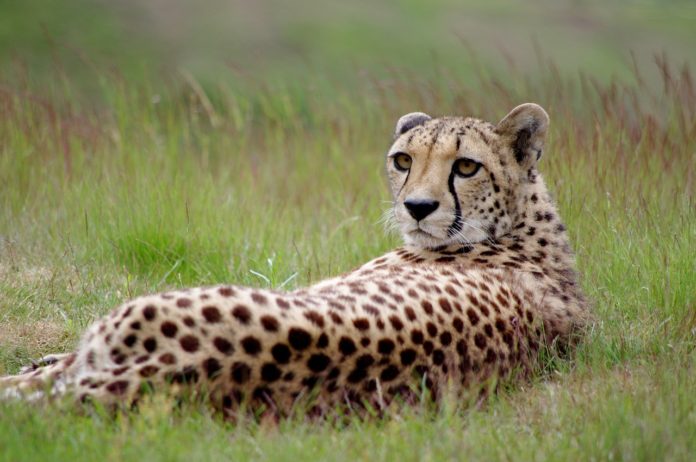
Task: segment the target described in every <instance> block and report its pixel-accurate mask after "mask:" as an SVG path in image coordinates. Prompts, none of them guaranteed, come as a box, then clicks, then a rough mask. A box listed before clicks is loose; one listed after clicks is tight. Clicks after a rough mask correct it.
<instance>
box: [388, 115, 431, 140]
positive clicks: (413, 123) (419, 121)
mask: <svg viewBox="0 0 696 462" xmlns="http://www.w3.org/2000/svg"><path fill="white" fill-rule="evenodd" d="M430 119H432V117H430V116H429V115H428V114H425V113H423V112H411V113H410V114H406V115H405V116H402V117H401V118H400V119H399V121H398V122H397V123H396V129H395V130H394V138H397V137H398V136H399V135H403V134H404V133H406V132H407V131H409V130H411V129H412V128H414V127H417V126H418V125H423V124H424V123H426V122H427V121H428V120H430Z"/></svg>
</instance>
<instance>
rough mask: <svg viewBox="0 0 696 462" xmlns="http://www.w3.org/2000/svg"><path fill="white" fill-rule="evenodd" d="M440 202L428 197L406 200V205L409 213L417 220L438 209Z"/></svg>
mask: <svg viewBox="0 0 696 462" xmlns="http://www.w3.org/2000/svg"><path fill="white" fill-rule="evenodd" d="M439 205H440V203H439V202H438V201H431V200H427V199H407V200H405V201H404V206H405V207H406V210H408V213H409V214H411V216H412V217H413V218H414V219H415V220H416V221H421V220H422V219H423V218H425V217H427V216H428V215H430V214H431V213H433V212H434V211H435V210H437V208H438V206H439Z"/></svg>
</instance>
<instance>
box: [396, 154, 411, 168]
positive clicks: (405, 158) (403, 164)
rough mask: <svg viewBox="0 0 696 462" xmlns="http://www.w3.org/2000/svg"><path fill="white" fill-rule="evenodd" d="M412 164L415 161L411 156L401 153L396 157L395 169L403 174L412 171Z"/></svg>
mask: <svg viewBox="0 0 696 462" xmlns="http://www.w3.org/2000/svg"><path fill="white" fill-rule="evenodd" d="M412 163H413V159H411V156H409V155H408V154H405V153H403V152H400V153H398V154H396V155H395V156H394V167H396V169H397V170H400V171H402V172H405V171H406V170H408V169H410V168H411V164H412Z"/></svg>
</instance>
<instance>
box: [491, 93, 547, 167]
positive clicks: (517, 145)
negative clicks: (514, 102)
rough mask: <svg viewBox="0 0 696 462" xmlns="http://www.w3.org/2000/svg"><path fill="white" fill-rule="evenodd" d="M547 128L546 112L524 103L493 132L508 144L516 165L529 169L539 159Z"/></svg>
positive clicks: (539, 107)
mask: <svg viewBox="0 0 696 462" xmlns="http://www.w3.org/2000/svg"><path fill="white" fill-rule="evenodd" d="M548 128H549V115H548V114H547V113H546V111H545V110H544V109H543V108H542V107H541V106H539V105H538V104H534V103H526V104H521V105H519V106H517V107H516V108H515V109H513V110H512V111H510V113H509V114H508V115H506V116H505V117H504V118H503V120H501V121H500V122H499V123H498V126H497V127H495V131H496V133H498V134H499V135H500V136H501V137H503V139H504V140H506V141H507V142H508V143H509V144H510V147H511V148H512V152H513V154H514V155H515V160H516V161H517V163H518V164H520V165H521V166H523V167H524V168H529V167H533V166H534V165H535V164H536V162H537V161H538V160H539V159H540V158H541V152H542V149H543V147H544V139H545V138H546V130H547V129H548Z"/></svg>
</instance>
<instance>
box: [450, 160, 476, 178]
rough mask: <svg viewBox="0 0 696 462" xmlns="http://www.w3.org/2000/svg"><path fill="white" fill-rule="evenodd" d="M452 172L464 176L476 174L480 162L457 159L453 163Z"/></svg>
mask: <svg viewBox="0 0 696 462" xmlns="http://www.w3.org/2000/svg"><path fill="white" fill-rule="evenodd" d="M453 168H454V173H456V174H457V175H459V176H463V177H465V178H468V177H471V176H474V175H476V172H478V170H479V168H481V164H479V163H478V162H475V161H473V160H471V159H459V160H457V161H456V162H455V163H454V167H453Z"/></svg>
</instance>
